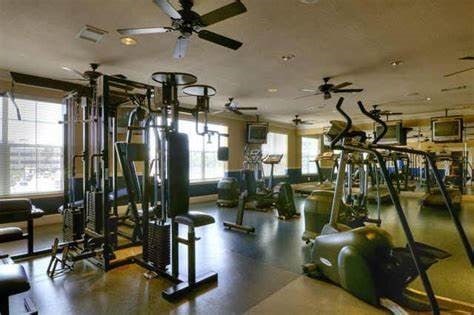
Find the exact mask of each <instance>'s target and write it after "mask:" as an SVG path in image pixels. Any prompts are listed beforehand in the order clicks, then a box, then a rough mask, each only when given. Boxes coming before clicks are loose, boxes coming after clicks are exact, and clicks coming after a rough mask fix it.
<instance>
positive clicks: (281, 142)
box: [262, 132, 288, 176]
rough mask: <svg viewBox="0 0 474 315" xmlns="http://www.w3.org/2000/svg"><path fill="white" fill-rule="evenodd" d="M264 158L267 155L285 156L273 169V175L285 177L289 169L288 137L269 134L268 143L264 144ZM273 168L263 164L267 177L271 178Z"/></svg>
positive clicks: (279, 134) (273, 133)
mask: <svg viewBox="0 0 474 315" xmlns="http://www.w3.org/2000/svg"><path fill="white" fill-rule="evenodd" d="M262 154H263V156H265V155H267V154H283V158H282V159H281V162H280V163H279V164H276V165H275V167H274V169H273V175H275V176H284V175H286V169H287V167H288V135H286V134H283V133H275V132H269V133H268V135H267V143H265V144H262ZM270 170H271V166H270V165H268V164H263V171H264V173H265V176H270Z"/></svg>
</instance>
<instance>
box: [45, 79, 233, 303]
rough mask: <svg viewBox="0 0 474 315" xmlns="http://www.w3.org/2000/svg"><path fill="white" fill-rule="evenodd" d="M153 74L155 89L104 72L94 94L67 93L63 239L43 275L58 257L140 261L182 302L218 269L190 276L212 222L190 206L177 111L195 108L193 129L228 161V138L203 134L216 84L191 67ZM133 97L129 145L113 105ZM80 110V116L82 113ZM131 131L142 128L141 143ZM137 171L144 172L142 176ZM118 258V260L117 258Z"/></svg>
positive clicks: (110, 264)
mask: <svg viewBox="0 0 474 315" xmlns="http://www.w3.org/2000/svg"><path fill="white" fill-rule="evenodd" d="M152 79H153V80H154V81H155V82H157V83H159V84H160V85H161V88H158V87H155V86H152V85H148V84H143V83H139V82H134V81H130V80H125V79H123V78H118V77H115V76H107V75H103V76H100V77H98V78H97V80H96V82H94V83H95V87H94V89H93V90H94V93H93V97H85V96H82V97H79V96H78V95H74V96H70V98H68V99H66V105H67V113H66V116H65V118H66V122H65V148H66V150H69V151H66V152H65V170H66V173H65V174H66V177H67V179H66V180H65V196H64V197H65V201H64V205H63V213H64V241H65V243H62V244H60V243H59V241H58V240H55V242H54V244H53V250H52V257H51V263H50V265H49V267H48V275H50V276H54V275H55V273H56V271H57V270H56V269H57V266H58V263H59V264H60V265H61V266H62V267H63V268H66V269H72V266H73V264H74V262H75V261H78V260H82V259H88V260H90V261H92V262H93V263H95V264H96V265H98V266H100V267H101V268H102V269H104V270H105V271H107V270H110V269H112V268H114V267H117V266H120V265H124V264H128V263H137V264H139V265H141V266H143V267H144V268H146V269H148V270H149V271H150V272H151V273H148V275H150V274H153V275H162V276H164V277H166V278H168V279H170V280H172V281H173V282H175V283H176V285H174V286H172V287H170V288H168V289H167V290H165V291H163V297H165V298H167V299H175V298H178V297H180V296H181V295H183V294H185V293H187V292H189V291H191V290H193V289H194V288H196V287H198V286H199V285H201V284H204V283H208V282H215V281H217V274H216V273H213V272H210V273H207V274H205V275H203V276H197V275H196V270H195V261H196V257H195V241H196V237H195V232H194V230H195V228H197V227H200V226H204V225H208V224H212V223H214V218H213V217H211V216H209V215H207V214H204V213H199V212H194V211H189V143H188V138H187V135H186V134H183V133H179V131H178V123H179V119H178V118H179V114H180V113H185V114H191V115H192V116H193V117H194V119H195V122H196V131H197V133H198V134H200V135H202V136H205V135H208V136H212V135H217V136H218V141H219V159H220V160H225V159H226V158H227V156H228V148H225V147H220V137H221V136H228V135H226V134H220V133H219V132H217V131H213V130H209V128H208V126H207V114H208V112H209V98H210V97H211V96H213V95H214V94H215V89H214V88H213V87H211V86H207V85H197V84H194V83H196V81H197V78H196V77H195V76H194V75H191V74H187V73H170V72H157V73H154V74H153V75H152ZM178 86H186V87H185V88H184V89H183V93H185V94H188V95H190V96H195V97H196V98H197V105H196V106H195V107H194V108H187V107H182V106H180V103H179V101H178V93H177V91H178ZM160 96H161V97H160ZM129 100H131V101H132V102H131V103H132V104H133V107H132V108H133V109H132V111H131V112H130V115H129V120H128V126H127V136H126V139H125V141H119V140H118V128H117V127H118V123H117V121H118V109H119V107H120V106H127V105H126V104H130V101H129ZM80 111H82V117H81V119H78V115H79V112H80ZM200 114H203V116H204V119H203V120H204V121H203V123H204V128H203V130H201V131H200V130H199V128H198V125H199V122H200V120H202V115H201V116H200ZM78 125H82V131H83V132H82V134H83V135H82V137H83V141H82V142H83V147H82V152H81V153H79V154H76V153H75V152H74V151H73V150H74V149H73V148H74V141H75V138H76V134H75V133H76V129H78ZM133 131H138V132H140V133H141V136H142V137H141V141H140V138H139V137H137V136H134V135H133ZM150 132H153V133H154V135H155V141H156V142H155V148H156V150H155V151H154V152H149V150H150V143H149V142H150ZM78 158H81V160H82V166H83V167H82V172H83V183H82V191H83V194H82V195H83V196H84V198H85V199H84V200H85V201H84V202H82V201H80V200H77V199H79V198H76V197H77V193H76V192H77V189H75V184H74V181H75V180H74V176H75V175H76V174H75V173H76V167H75V164H76V163H75V162H76V160H77V159H78ZM153 165H154V166H155V167H154V171H153V174H152V172H151V169H152V166H153ZM70 166H72V167H70ZM119 168H120V169H121V170H122V175H123V179H124V181H125V188H122V189H120V188H119V186H121V185H120V180H121V178H119V176H118V171H119ZM140 168H141V170H142V172H141V173H142V175H140V176H139V175H137V174H138V170H140ZM124 198H126V199H128V209H127V215H126V216H123V215H122V214H121V213H120V212H119V200H122V199H124ZM138 205H140V207H139V206H138ZM127 218H132V220H129V225H126V227H125V230H127V227H128V228H131V229H132V231H133V233H132V236H130V235H128V237H127V235H126V233H124V232H123V231H121V230H120V228H119V227H120V226H122V225H124V221H125V220H126V219H127ZM130 221H131V225H130ZM180 225H185V226H187V228H188V233H187V236H188V237H187V239H184V238H182V237H180V236H179V234H178V228H179V226H180ZM179 244H182V245H186V246H187V249H188V255H187V256H188V264H187V265H188V277H187V280H186V281H184V280H182V279H181V278H180V275H179V255H178V246H179ZM136 246H141V248H142V253H141V254H139V255H134V254H131V255H126V251H127V248H129V247H136ZM122 250H123V252H121V251H122ZM119 252H120V254H119ZM129 252H133V251H132V250H129ZM122 256H124V258H120V257H122ZM170 264H171V268H170V270H168V266H169V265H170Z"/></svg>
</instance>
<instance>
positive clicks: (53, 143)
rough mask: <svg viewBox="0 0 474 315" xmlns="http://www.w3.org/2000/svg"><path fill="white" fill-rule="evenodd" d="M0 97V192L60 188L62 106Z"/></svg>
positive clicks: (27, 192)
mask: <svg viewBox="0 0 474 315" xmlns="http://www.w3.org/2000/svg"><path fill="white" fill-rule="evenodd" d="M16 103H17V104H18V107H19V109H20V112H21V118H22V119H21V120H18V119H17V115H16V109H15V106H14V105H13V103H12V102H11V100H10V99H9V98H7V97H2V98H0V130H1V132H0V195H17V194H34V193H47V192H57V191H61V190H62V188H63V164H62V161H63V149H62V148H63V128H62V125H61V124H59V123H58V121H60V120H61V119H62V113H63V106H62V105H61V104H57V103H48V102H39V101H32V100H25V99H18V98H17V99H16Z"/></svg>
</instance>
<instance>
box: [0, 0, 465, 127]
mask: <svg viewBox="0 0 474 315" xmlns="http://www.w3.org/2000/svg"><path fill="white" fill-rule="evenodd" d="M229 2H231V0H226V1H224V0H221V1H217V0H195V7H194V10H195V11H196V12H198V13H200V14H203V13H206V12H208V11H210V10H213V9H215V8H218V7H220V6H222V5H224V4H227V3H229ZM242 2H243V3H244V4H245V5H246V6H247V8H248V12H247V13H245V14H242V15H240V16H237V17H234V18H232V19H229V20H226V21H223V22H221V23H219V24H216V25H212V26H210V27H209V28H208V29H209V30H211V31H214V32H217V33H221V34H223V35H226V36H229V37H231V38H234V39H237V40H240V41H242V42H244V45H243V46H242V47H241V49H240V50H238V51H232V50H228V49H226V48H223V47H219V46H216V45H214V44H212V43H209V42H206V41H203V40H199V39H198V38H197V37H193V38H192V40H191V44H190V48H189V50H188V55H187V56H186V57H185V59H183V60H175V59H173V58H172V50H173V48H174V43H175V39H176V34H174V33H168V34H158V35H145V36H140V37H136V38H137V39H138V41H139V44H138V45H137V46H133V47H126V46H123V45H121V44H120V41H119V38H120V37H119V35H118V34H117V33H116V32H115V30H116V29H117V28H127V27H141V26H160V25H163V26H169V25H170V20H169V18H168V17H167V16H166V15H165V14H164V13H163V12H161V11H160V10H159V9H158V8H157V7H156V6H155V5H154V4H153V3H152V1H151V0H135V1H131V0H130V1H126V0H100V1H98V0H74V1H73V0H70V1H67V0H42V1H38V0H0V68H3V69H7V70H13V71H17V72H24V73H29V74H35V75H42V76H47V77H52V78H63V79H64V78H68V77H69V78H73V76H71V75H70V74H69V73H67V72H65V71H64V70H62V69H61V66H64V65H65V66H69V67H75V68H78V69H80V70H82V71H83V70H86V69H87V64H88V63H90V62H99V63H101V64H102V67H101V69H100V70H101V71H102V72H107V73H123V74H125V75H127V76H128V77H129V78H130V79H134V80H138V81H146V82H149V78H150V75H151V73H153V72H155V71H181V72H190V73H193V74H195V75H197V76H198V78H199V82H200V83H205V84H210V85H213V86H215V87H216V89H217V91H218V95H217V96H216V97H214V99H213V100H212V102H211V106H212V107H214V108H215V109H219V108H220V107H222V106H223V104H224V103H225V100H226V99H227V97H229V96H233V97H235V98H236V99H237V100H238V101H239V103H240V104H241V105H242V106H254V105H256V106H258V107H259V109H260V113H261V114H262V115H263V116H264V117H266V118H268V119H273V120H278V121H282V122H290V121H291V119H292V116H293V115H294V114H296V113H299V114H300V116H301V117H302V118H304V119H314V120H316V121H317V122H319V123H326V122H327V121H328V120H329V119H331V118H333V117H337V114H335V113H334V112H333V110H334V105H335V103H336V100H337V95H334V97H333V98H332V99H331V100H329V101H324V100H323V98H322V96H314V97H309V98H305V99H301V100H294V98H295V97H296V96H299V95H303V94H304V93H303V92H300V91H299V89H301V88H316V87H317V86H318V85H320V84H321V78H322V77H324V76H333V77H334V83H338V82H343V81H351V82H354V85H353V87H354V88H359V87H360V88H364V89H365V91H364V92H362V93H360V94H357V95H346V96H347V99H346V103H345V105H346V107H347V108H349V109H350V110H349V111H350V112H352V113H356V105H355V101H356V100H359V99H361V100H362V101H364V102H365V103H366V104H367V105H371V104H373V103H385V102H389V101H395V100H400V101H402V102H400V103H393V104H387V105H383V106H382V108H383V109H391V110H397V111H402V112H404V113H405V114H407V115H404V116H402V117H401V118H410V117H414V113H423V114H419V115H418V116H429V114H427V113H426V112H431V111H435V110H441V109H444V108H446V107H450V108H451V107H455V106H462V108H463V110H462V111H463V112H464V113H468V112H469V110H470V107H473V108H472V110H474V105H472V104H474V92H473V91H474V71H470V72H466V73H463V74H459V75H456V76H453V77H450V78H444V77H443V74H446V73H450V72H454V71H457V70H462V69H465V68H468V67H473V66H474V61H461V60H458V58H459V57H463V56H466V55H471V56H472V55H474V18H473V13H474V1H472V0H456V1H453V0H416V1H414V0H350V1H349V0H338V1H336V0H320V1H319V2H318V3H316V4H311V5H310V4H303V3H301V2H300V1H298V0H243V1H242ZM172 3H173V4H175V5H176V3H177V1H172ZM176 6H177V5H176ZM85 24H89V25H93V26H96V27H98V28H101V29H105V30H107V31H108V32H109V34H108V35H107V36H106V37H105V38H104V40H103V41H102V42H101V43H99V44H93V43H90V42H87V41H84V40H80V39H76V38H75V35H76V34H77V33H78V32H79V30H80V29H81V28H82V27H83V26H84V25H85ZM286 54H294V55H295V56H296V58H294V59H293V60H291V61H289V62H285V61H283V60H282V59H281V56H283V55H286ZM395 59H400V60H403V64H402V65H401V66H399V67H397V68H393V67H392V66H391V65H390V61H392V60H395ZM459 85H468V88H467V89H465V90H460V91H452V92H444V93H441V91H440V90H441V89H442V88H449V87H455V86H459ZM268 88H277V89H278V92H276V93H270V92H268ZM414 92H417V93H419V95H417V96H407V95H408V94H410V93H414ZM426 97H431V98H432V100H431V101H426V100H424V98H426ZM183 100H184V101H189V99H183ZM467 105H472V106H467ZM437 114H438V115H439V114H441V113H437Z"/></svg>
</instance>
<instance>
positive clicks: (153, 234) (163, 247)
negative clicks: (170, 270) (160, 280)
mask: <svg viewBox="0 0 474 315" xmlns="http://www.w3.org/2000/svg"><path fill="white" fill-rule="evenodd" d="M170 227H171V226H170V225H169V224H167V225H158V224H155V223H150V224H149V225H148V239H147V240H148V246H147V247H148V248H147V249H146V252H145V253H144V259H145V261H147V262H149V263H151V264H153V266H154V267H155V268H156V270H160V271H164V270H166V266H168V265H169V264H170V263H171V228H170Z"/></svg>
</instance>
